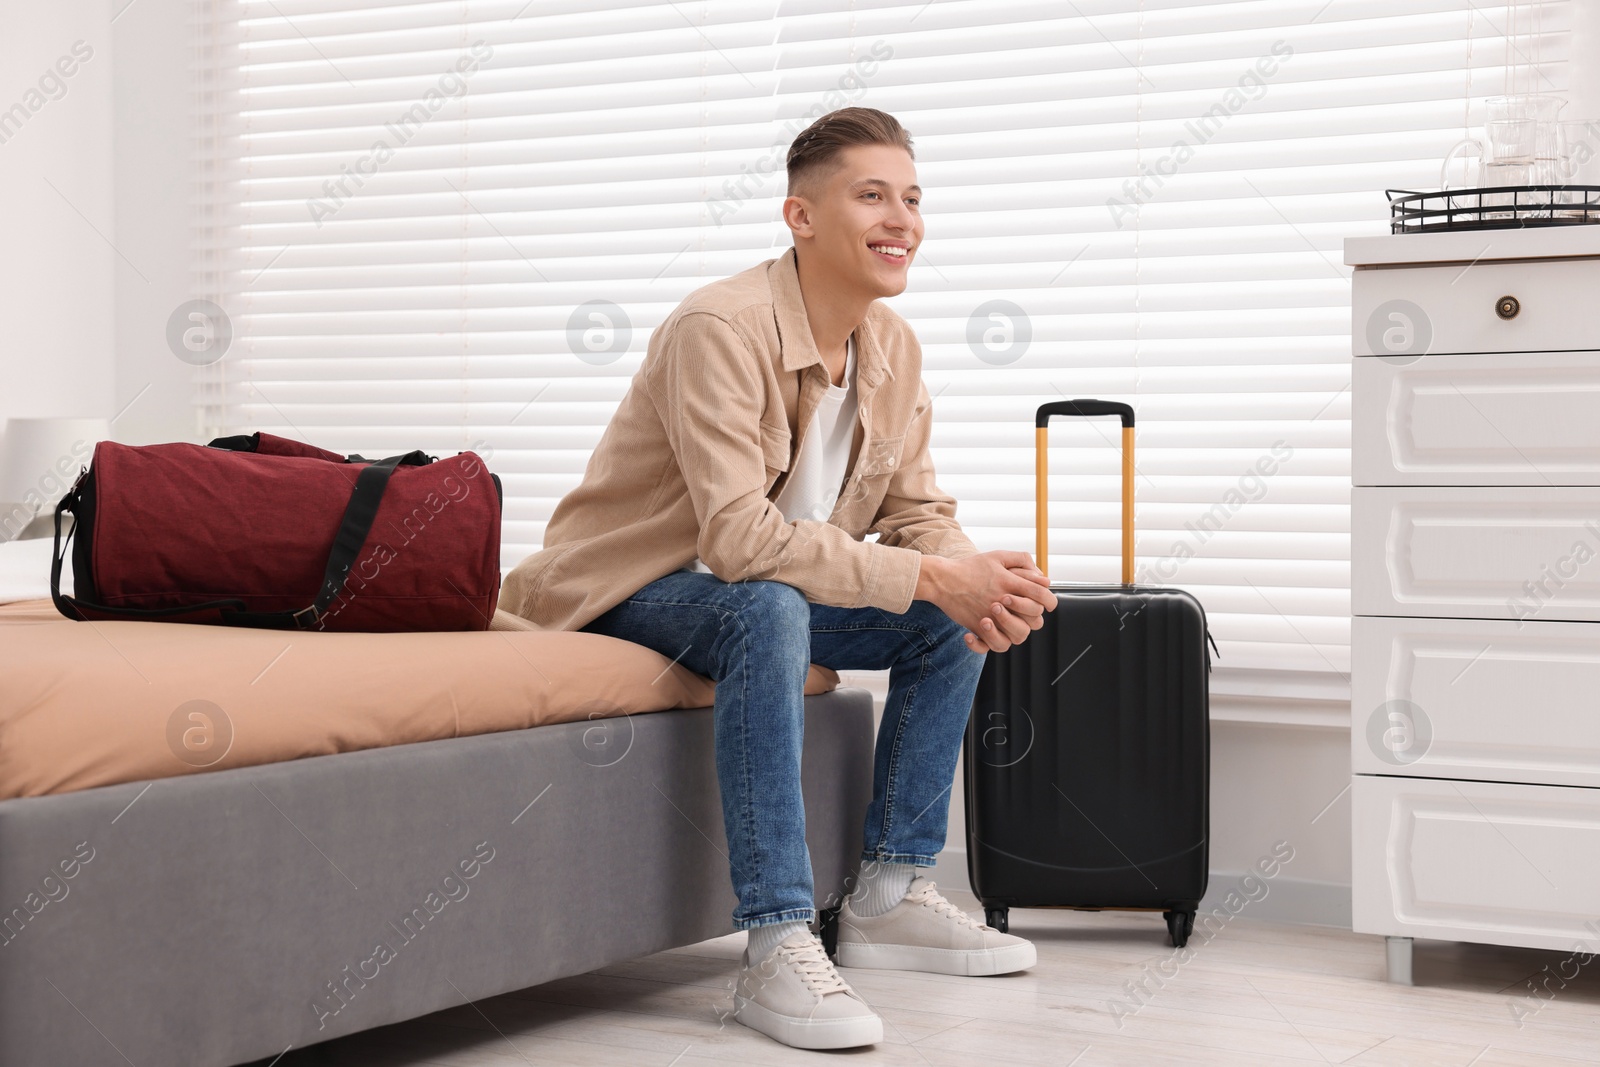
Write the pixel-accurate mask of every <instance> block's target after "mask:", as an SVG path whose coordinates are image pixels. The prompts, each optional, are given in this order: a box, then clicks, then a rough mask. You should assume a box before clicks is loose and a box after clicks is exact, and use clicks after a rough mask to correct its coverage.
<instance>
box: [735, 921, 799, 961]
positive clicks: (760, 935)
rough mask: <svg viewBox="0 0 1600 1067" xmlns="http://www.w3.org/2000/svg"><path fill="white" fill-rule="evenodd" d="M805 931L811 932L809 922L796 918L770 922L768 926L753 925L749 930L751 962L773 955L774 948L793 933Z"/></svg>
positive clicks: (748, 943)
mask: <svg viewBox="0 0 1600 1067" xmlns="http://www.w3.org/2000/svg"><path fill="white" fill-rule="evenodd" d="M801 932H804V933H806V934H807V935H809V934H810V933H811V927H810V925H809V924H807V923H803V922H800V921H799V920H796V921H794V922H786V923H769V924H768V925H766V926H752V927H751V928H750V930H749V934H750V939H749V941H748V942H747V945H748V948H749V950H750V962H751V963H759V962H761V961H762V960H764V959H766V958H767V957H768V956H770V955H772V950H773V949H775V948H777V947H778V946H779V945H781V944H783V942H785V941H787V940H788V939H789V936H790V935H791V934H795V933H801Z"/></svg>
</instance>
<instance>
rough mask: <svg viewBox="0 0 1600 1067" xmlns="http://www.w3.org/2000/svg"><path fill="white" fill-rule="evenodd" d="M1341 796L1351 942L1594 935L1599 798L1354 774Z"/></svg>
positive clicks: (1564, 790)
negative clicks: (1348, 850)
mask: <svg viewBox="0 0 1600 1067" xmlns="http://www.w3.org/2000/svg"><path fill="white" fill-rule="evenodd" d="M1350 795H1351V805H1352V806H1351V818H1352V822H1351V836H1352V846H1353V850H1352V861H1353V866H1352V868H1351V875H1352V877H1351V881H1352V886H1351V889H1352V901H1351V919H1352V925H1353V926H1354V928H1355V930H1356V932H1357V933H1365V934H1388V935H1391V936H1409V937H1433V938H1441V939H1444V940H1451V941H1481V942H1488V943H1490V944H1500V945H1527V946H1530V947H1535V948H1550V949H1569V948H1571V947H1572V946H1573V944H1574V943H1576V942H1579V941H1589V942H1591V944H1592V943H1593V942H1594V941H1595V940H1596V938H1597V937H1600V929H1597V927H1600V790H1594V789H1574V788H1570V787H1567V786H1554V785H1547V786H1538V785H1507V784H1503V783H1495V782H1453V781H1447V780H1439V779H1432V778H1379V777H1370V776H1367V775H1356V776H1355V777H1354V779H1353V781H1352V784H1351V790H1350Z"/></svg>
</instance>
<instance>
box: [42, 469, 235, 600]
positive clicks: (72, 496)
mask: <svg viewBox="0 0 1600 1067" xmlns="http://www.w3.org/2000/svg"><path fill="white" fill-rule="evenodd" d="M82 485H83V478H82V476H81V475H80V476H79V478H78V483H77V484H76V485H74V486H73V487H72V488H71V489H70V490H68V491H67V494H66V495H65V496H63V497H62V498H61V501H60V502H59V503H58V504H56V533H55V547H54V548H53V549H52V551H51V555H50V599H51V600H53V601H55V605H56V610H57V611H59V612H61V614H63V615H65V616H66V617H67V618H69V619H75V620H77V621H79V622H87V621H90V619H89V614H93V615H114V616H116V617H117V618H120V619H129V620H137V619H163V618H172V617H173V616H177V615H193V614H199V613H202V612H207V611H218V610H222V609H228V608H243V607H244V601H242V600H209V601H207V602H205V603H204V604H188V605H185V606H183V607H178V608H113V607H108V606H107V605H105V604H96V603H95V602H94V601H92V600H81V599H79V598H78V597H70V596H64V595H62V592H61V566H62V563H63V561H64V560H65V559H66V555H67V544H68V543H71V541H72V539H73V537H75V536H76V535H77V532H78V522H77V515H78V512H77V506H78V499H79V497H78V493H79V488H80V487H81V486H82ZM67 512H71V513H72V516H73V523H72V529H71V530H68V531H67V542H66V543H63V542H62V540H61V516H62V515H63V514H65V513H67ZM80 608H81V609H82V610H80ZM86 612H87V613H89V614H86Z"/></svg>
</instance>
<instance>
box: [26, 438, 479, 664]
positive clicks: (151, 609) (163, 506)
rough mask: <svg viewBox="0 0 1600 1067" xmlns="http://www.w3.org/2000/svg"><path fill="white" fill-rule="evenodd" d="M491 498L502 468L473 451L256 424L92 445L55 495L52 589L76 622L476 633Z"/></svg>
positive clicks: (61, 608) (59, 606)
mask: <svg viewBox="0 0 1600 1067" xmlns="http://www.w3.org/2000/svg"><path fill="white" fill-rule="evenodd" d="M500 503H501V491H500V479H498V478H496V477H495V476H494V475H492V474H490V473H489V472H488V471H487V470H486V469H485V468H484V465H483V461H482V460H481V459H480V458H479V457H478V456H477V455H476V454H475V453H472V452H462V453H460V454H458V455H455V456H452V457H450V458H449V459H443V460H435V459H434V458H433V457H432V456H428V455H424V454H423V453H421V452H411V453H408V454H406V455H403V456H391V457H389V458H387V459H381V460H368V459H363V458H362V457H361V456H348V457H347V456H341V455H339V454H338V453H336V452H328V451H325V450H324V449H320V448H315V447H313V446H311V445H307V444H301V443H300V442H297V441H290V440H287V439H285V438H282V437H274V436H272V435H271V434H265V433H258V434H250V435H248V436H240V437H222V438H218V439H217V440H215V441H212V442H211V444H210V445H193V444H184V443H177V444H165V445H144V446H131V445H121V444H117V443H115V442H113V441H102V442H101V443H100V444H98V445H96V446H95V450H94V456H93V458H92V459H91V461H90V465H89V467H88V469H86V470H85V471H83V472H82V473H81V474H80V475H79V476H78V481H77V483H76V484H74V485H73V487H72V489H71V490H70V491H69V492H68V493H67V495H66V496H65V497H63V498H62V500H61V503H60V504H59V505H58V506H57V507H56V541H55V553H54V556H53V559H52V561H51V567H50V591H51V595H52V596H53V597H54V599H55V603H56V608H57V609H58V610H59V611H60V612H61V613H62V614H63V615H65V616H67V617H68V618H70V619H80V620H96V619H152V620H161V621H167V622H197V623H215V624H223V625H232V626H262V627H270V628H273V629H286V630H342V631H370V632H394V631H409V630H486V629H488V628H489V620H490V618H491V617H492V616H493V615H494V610H495V604H496V602H497V601H498V600H499V596H500ZM67 513H70V514H71V515H72V516H73V519H74V521H73V524H72V530H71V531H70V532H69V533H68V535H67V541H68V542H69V543H70V545H71V549H72V574H73V595H72V596H64V595H62V593H61V569H62V565H63V563H64V556H65V547H64V546H63V544H62V540H61V526H62V516H63V515H64V514H67Z"/></svg>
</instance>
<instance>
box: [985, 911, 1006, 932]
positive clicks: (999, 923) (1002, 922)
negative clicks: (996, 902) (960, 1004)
mask: <svg viewBox="0 0 1600 1067" xmlns="http://www.w3.org/2000/svg"><path fill="white" fill-rule="evenodd" d="M1010 913H1011V909H1010V908H984V909H983V921H984V922H986V923H988V924H989V925H990V926H992V927H994V928H995V929H996V930H999V931H1000V932H1001V933H1002V934H1003V933H1005V932H1006V928H1007V927H1008V926H1010V925H1011V924H1010V923H1009V922H1008V921H1007V920H1008V917H1009V915H1010Z"/></svg>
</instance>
